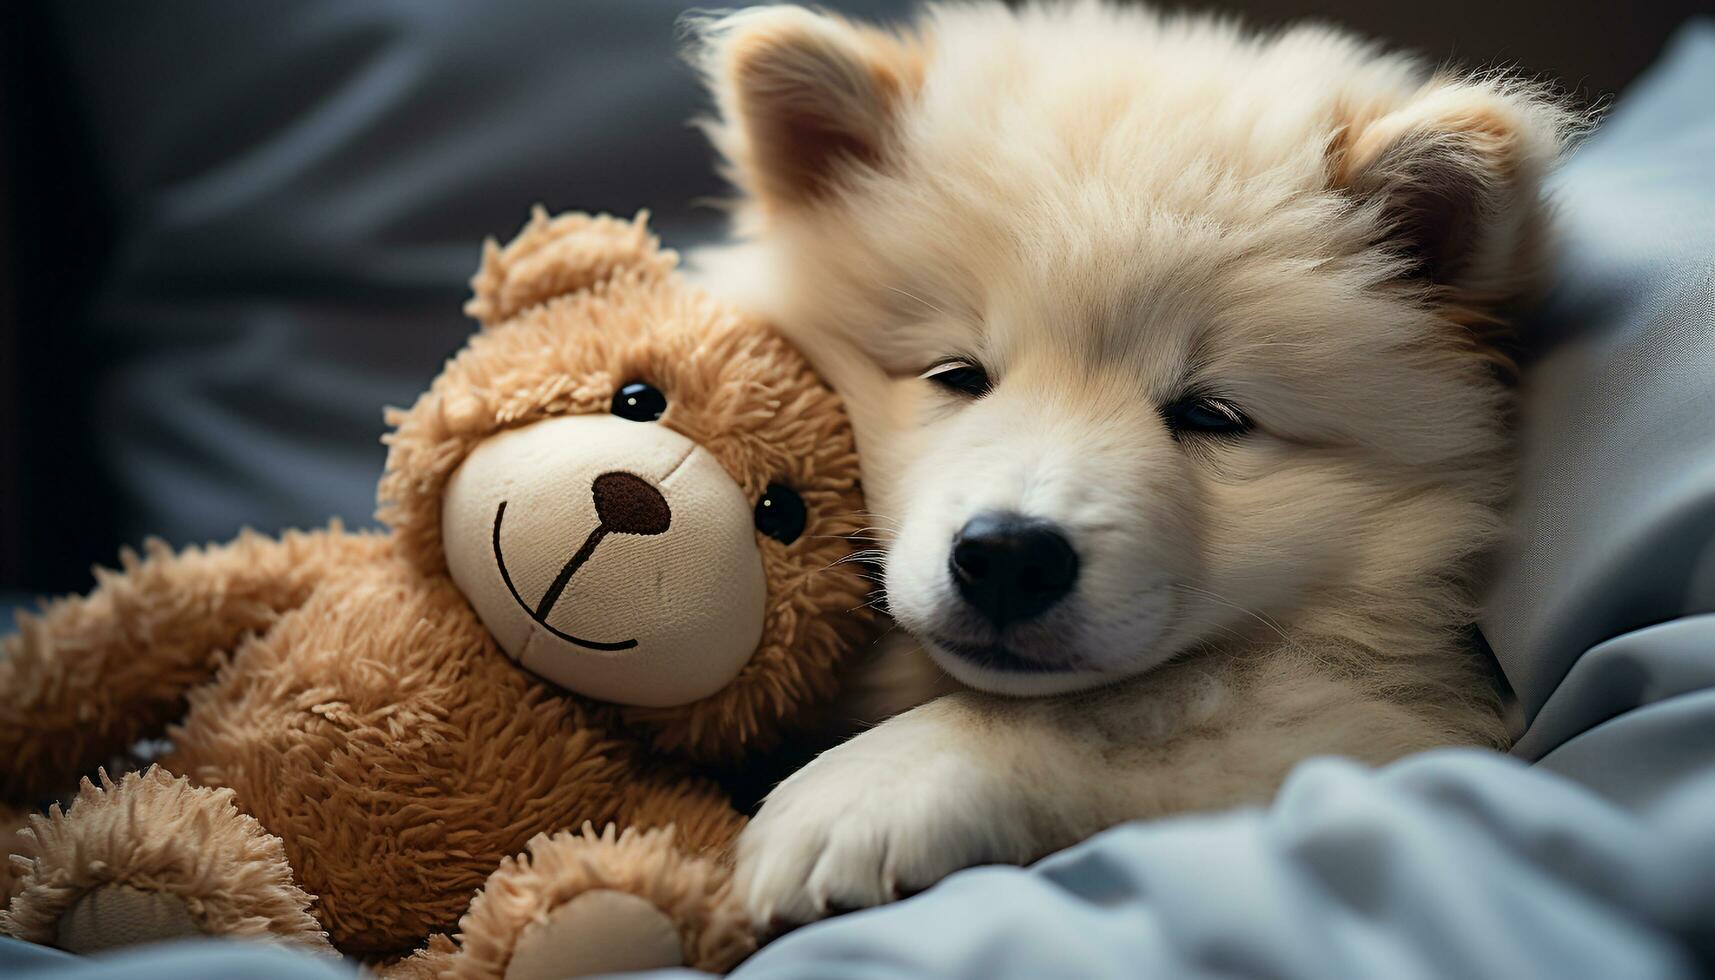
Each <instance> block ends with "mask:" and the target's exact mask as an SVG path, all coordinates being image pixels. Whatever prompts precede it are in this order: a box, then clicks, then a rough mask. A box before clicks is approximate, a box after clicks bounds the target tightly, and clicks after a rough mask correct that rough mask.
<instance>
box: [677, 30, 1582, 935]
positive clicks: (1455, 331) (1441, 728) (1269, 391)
mask: <svg viewBox="0 0 1715 980" xmlns="http://www.w3.org/2000/svg"><path fill="white" fill-rule="evenodd" d="M702 37H703V39H704V42H705V43H704V46H703V49H702V56H701V57H702V61H701V63H702V66H703V67H704V69H705V71H706V73H707V76H708V78H709V81H710V85H711V89H712V91H713V93H714V95H715V97H716V101H717V106H718V118H716V119H715V120H714V121H713V122H711V123H710V125H709V131H710V133H711V136H712V137H713V139H714V141H715V143H716V145H717V146H718V147H719V148H720V150H721V151H722V153H723V154H724V155H725V157H726V159H727V161H728V163H729V165H730V172H731V176H732V177H733V179H734V181H735V183H736V184H737V185H738V187H739V188H740V189H741V191H742V194H743V199H742V203H741V206H740V210H739V213H738V231H739V244H737V245H735V246H733V247H732V248H730V249H728V250H725V251H724V252H720V253H711V254H705V255H704V256H702V257H701V261H702V264H703V266H704V275H705V276H706V277H707V278H708V279H709V280H710V281H711V282H713V283H715V284H718V285H719V286H721V287H723V288H725V289H727V290H728V291H729V292H731V293H732V294H733V295H735V296H736V297H737V298H739V299H741V300H742V301H744V302H746V303H748V304H749V305H751V306H753V307H755V308H757V309H759V310H760V311H762V312H764V313H766V314H768V315H770V316H771V317H773V318H774V319H775V320H776V321H777V322H779V323H780V324H782V325H783V327H784V328H785V329H787V330H788V331H789V332H790V333H791V334H792V335H793V336H794V338H795V339H796V340H797V341H798V342H799V343H800V344H801V345H802V346H803V347H804V348H805V349H806V350H807V351H809V352H810V354H811V356H812V358H813V359H815V360H816V361H817V362H818V366H819V367H821V368H822V369H823V371H824V372H825V373H826V374H827V375H828V376H829V377H830V378H831V379H832V380H833V381H834V383H835V385H836V387H839V388H841V389H842V390H843V391H844V393H845V395H846V399H847V403H848V405H849V407H850V409H851V411H852V413H853V415H854V418H855V421H856V423H857V425H858V431H859V444H860V448H861V450H862V452H863V455H864V460H865V474H864V476H865V483H866V491H867V495H868V499H869V500H870V502H871V506H872V507H873V508H874V509H875V510H876V512H877V515H878V517H877V521H876V523H877V524H878V525H880V526H881V528H882V529H883V531H884V532H885V534H886V535H887V538H888V541H887V546H886V558H885V566H886V586H887V594H888V601H889V605H890V609H891V611H892V613H893V615H894V616H895V618H896V619H897V620H898V621H899V623H900V624H901V625H902V626H904V627H905V628H906V629H907V630H909V631H910V632H911V633H912V634H913V635H915V636H916V637H918V638H920V639H921V640H922V641H923V647H924V649H925V650H927V652H928V654H929V656H930V657H932V658H933V659H934V661H935V662H936V663H938V664H939V665H941V666H942V667H943V668H944V669H945V670H946V671H947V672H948V673H950V674H952V675H953V676H954V677H956V678H958V679H959V680H960V681H962V682H964V684H966V685H968V686H969V688H971V689H970V690H966V691H962V692H958V693H954V694H951V695H947V696H943V697H940V698H938V699H936V700H933V701H931V702H929V703H927V704H924V705H923V706H921V707H918V708H916V709H915V710H911V711H908V712H906V713H904V714H902V715H900V716H898V717H896V718H893V719H892V720H889V721H886V722H885V723H883V724H881V725H879V726H878V727H876V728H874V729H873V730H870V731H868V732H866V733H864V734H862V735H860V736H858V737H857V738H855V739H853V740H852V741H850V742H849V743H847V744H845V745H843V746H841V747H839V748H838V749H835V750H834V751H832V752H829V753H827V754H825V755H824V756H822V757H821V758H820V759H818V760H817V761H816V762H814V763H812V764H811V765H810V766H809V767H807V768H806V769H804V770H802V771H801V772H800V773H798V774H797V775H796V776H794V777H793V778H792V779H790V780H788V781H787V782H785V783H783V784H782V785H781V786H780V787H779V788H778V789H777V790H776V791H775V792H774V794H773V795H772V796H771V797H770V799H769V800H768V802H767V803H766V804H765V806H764V807H763V809H762V811H761V813H760V815H759V816H758V817H757V819H756V820H755V821H754V822H753V823H752V824H751V826H750V829H749V830H748V831H747V833H746V834H745V837H744V838H743V840H742V842H741V848H740V875H741V881H742V882H743V884H744V886H745V887H746V888H747V890H748V891H747V894H748V901H749V903H750V907H751V911H752V912H753V913H754V914H756V915H758V916H760V917H763V918H768V917H773V918H784V919H787V920H800V921H801V920H804V919H808V918H812V917H815V916H818V915H821V914H824V913H825V912H826V910H827V909H828V908H829V907H830V906H836V907H837V906H854V905H857V906H861V905H868V904H874V903H877V902H882V901H886V900H888V899H889V898H890V897H892V896H894V895H896V894H898V893H899V892H900V891H903V890H911V889H916V888H921V887H925V886H927V885H929V884H931V883H932V882H934V881H935V880H937V879H938V878H940V877H941V876H943V875H945V874H947V873H948V872H950V871H953V870H956V869H957V868H960V867H964V866H967V865H970V864H974V863H981V862H988V861H1027V860H1030V859H1033V858H1035V857H1038V856H1040V855H1042V854H1044V853H1046V852H1048V851H1050V850H1052V849H1055V848H1058V847H1060V846H1063V845H1065V844H1068V843H1071V842H1073V841H1075V840H1077V839H1079V838H1081V837H1083V836H1085V835H1087V834H1089V833H1091V832H1093V831H1095V830H1098V829H1100V828H1102V827H1104V826H1108V825H1111V824H1113V823H1116V822H1119V821H1122V820H1125V819H1129V818H1134V817H1142V816H1152V815H1158V814H1164V813H1171V812H1177V811H1184V810H1193V809H1204V808H1209V807H1216V806H1224V805H1230V804H1236V803H1243V802H1254V801H1258V800H1262V799H1265V798H1266V797H1267V796H1268V795H1269V794H1270V793H1272V791H1273V789H1274V787H1275V786H1276V785H1277V783H1278V781H1279V779H1280V778H1281V777H1282V776H1283V775H1284V773H1285V772H1286V770H1287V769H1288V768H1289V767H1290V766H1291V765H1292V764H1293V763H1295V762H1296V761H1298V760H1300V759H1302V758H1304V757H1306V756H1309V755H1313V754H1319V753H1338V754H1343V755H1347V756H1351V757H1355V758H1358V759H1362V760H1366V761H1369V762H1378V763H1379V762H1382V761H1386V760H1389V759H1392V758H1396V757H1398V756H1400V755H1402V754H1405V753H1408V752H1411V751H1414V750H1417V749H1421V748H1425V747H1429V746H1434V745H1443V744H1456V743H1464V744H1478V745H1500V744H1502V743H1504V741H1505V740H1506V731H1505V726H1504V725H1503V723H1502V721H1501V717H1500V701H1501V698H1500V694H1499V692H1498V691H1497V690H1496V686H1495V681H1494V679H1493V678H1492V677H1491V676H1490V673H1489V671H1488V668H1487V665H1486V663H1485V661H1484V660H1483V659H1482V657H1481V656H1480V655H1479V654H1478V653H1477V652H1476V651H1475V650H1474V649H1473V646H1472V644H1471V642H1470V640H1471V638H1470V634H1469V624H1470V623H1471V622H1472V621H1473V618H1474V617H1473V608H1472V598H1471V593H1470V581H1469V579H1470V573H1471V568H1472V565H1473V563H1474V561H1475V560H1476V559H1477V557H1478V556H1480V555H1481V554H1482V552H1483V550H1484V549H1485V547H1486V546H1487V545H1488V544H1489V543H1490V542H1491V540H1492V539H1493V538H1494V536H1495V534H1496V533H1497V530H1498V526H1499V520H1498V516H1497V508H1498V506H1499V504H1500V503H1501V500H1502V497H1503V495H1504V493H1505V490H1506V488H1507V485H1508V477H1509V473H1508V458H1509V454H1510V445H1509V441H1508V426H1507V415H1508V412H1509V406H1510V400H1511V389H1510V386H1509V384H1508V381H1507V378H1506V375H1507V373H1508V369H1509V368H1510V364H1509V362H1508V360H1507V357H1506V355H1505V353H1504V330H1503V329H1502V319H1501V318H1502V311H1503V309H1504V307H1505V305H1506V304H1508V303H1509V302H1511V301H1514V300H1516V299H1518V298H1519V297H1520V296H1522V295H1524V294H1526V293H1527V292H1528V291H1529V289H1530V288H1531V284H1532V281H1533V276H1534V274H1535V272H1536V269H1537V266H1538V264H1539V257H1540V254H1541V252H1542V248H1543V237H1544V235H1543V228H1544V224H1545V221H1544V208H1543V205H1542V202H1541V200H1540V180H1541V177H1542V175H1543V173H1544V172H1545V170H1546V169H1547V168H1549V167H1550V166H1551V165H1552V164H1553V162H1554V160H1555V158H1556V157H1557V155H1558V154H1559V153H1560V151H1561V148H1562V145H1563V143H1564V141H1565V139H1566V137H1567V134H1568V132H1569V130H1570V128H1571V126H1570V122H1571V120H1570V118H1569V117H1568V116H1567V114H1566V113H1565V112H1564V111H1562V110H1561V109H1559V108H1557V107H1556V105H1555V104H1554V103H1553V102H1552V101H1551V100H1550V99H1548V98H1546V97H1544V96H1543V94H1542V93H1541V92H1539V91H1538V90H1537V89H1536V88H1534V87H1532V86H1531V85H1528V84H1525V83H1522V82H1519V81H1516V80H1511V79H1507V78H1504V77H1494V76H1473V75H1461V74H1454V73H1445V72H1443V73H1430V72H1428V71H1426V70H1425V69H1424V67H1423V66H1422V65H1421V64H1420V63H1419V62H1417V61H1415V60H1413V59H1411V58H1408V57H1404V56H1400V55H1395V54H1388V53H1385V52H1383V51H1381V50H1380V49H1378V48H1376V47H1374V46H1371V45H1368V44H1365V43H1363V42H1361V41H1358V40H1356V39H1354V38H1352V37H1351V36H1349V35H1347V34H1344V33H1342V32H1339V31H1336V30H1333V29H1329V28H1325V27H1305V28H1294V29H1289V30H1286V31H1284V32H1281V33H1278V34H1272V35H1256V34H1251V33H1248V32H1246V31H1244V30H1243V29H1241V28H1240V27H1238V26H1236V25H1234V24H1233V23H1231V22H1228V21H1220V20H1210V19H1204V18H1200V17H1185V16H1164V15H1160V14H1157V13H1154V12H1151V11H1148V10H1144V9H1138V8H1129V9H1124V10H1121V9H1115V8H1111V7H1108V6H1104V5H1101V4H1098V3H1094V2H1086V3H1076V4H1070V5H1054V6H1040V7H1027V8H1024V9H1022V10H1008V9H1007V8H1005V7H1004V6H1001V5H999V4H976V5H968V6H941V7H931V8H929V9H928V11H927V12H926V13H925V14H924V15H923V16H922V18H921V19H920V20H919V21H918V22H917V23H916V24H915V25H914V26H912V27H911V28H910V29H909V30H907V31H905V32H902V33H887V32H883V31H879V30H876V29H873V28H868V27H859V26H856V25H853V24H850V23H847V22H845V21H842V20H839V19H836V18H832V17H828V16H823V15H817V14H812V13H809V12H806V11H804V10H800V9H796V8H764V9H760V10H751V11H746V12H743V13H740V14H736V15H733V16H731V17H728V18H725V19H721V20H716V21H712V22H709V23H706V24H703V25H702ZM948 357H959V358H963V359H966V360H968V361H971V362H973V363H980V364H981V365H982V366H983V367H984V368H985V369H986V370H987V371H988V373H989V375H990V376H991V377H992V378H993V380H994V382H995V384H994V387H993V389H992V390H991V391H990V392H988V393H987V394H986V395H983V396H982V397H980V398H975V399H971V398H962V397H958V396H954V395H949V394H947V393H945V392H942V391H940V390H938V389H936V388H935V387H934V386H933V385H931V384H929V383H928V382H926V381H923V380H921V379H920V377H919V375H920V374H921V373H922V372H923V371H924V370H925V369H926V368H927V367H929V366H930V365H932V364H933V363H935V362H936V361H938V360H941V359H944V358H948ZM1192 392H1202V393H1212V394H1215V395H1218V396H1219V397H1221V398H1223V399H1225V400H1226V401H1228V402H1229V403H1231V404H1233V405H1236V406H1238V407H1240V408H1242V410H1243V411H1244V412H1245V413H1246V414H1247V415H1248V416H1249V417H1250V418H1251V419H1253V420H1254V422H1255V429H1254V430H1253V431H1250V432H1247V433H1244V434H1242V435H1234V436H1209V435H1200V434H1196V433H1189V434H1180V435H1179V436H1178V437H1177V438H1176V436H1175V434H1174V433H1172V432H1170V431H1169V429H1168V427H1167V426H1166V424H1165V423H1164V417H1163V407H1164V406H1166V405H1169V404H1171V403H1172V402H1174V401H1175V400H1176V399H1178V398H1181V397H1184V396H1185V395H1186V394H1188V393H1192ZM992 509H1000V510H1010V511H1018V512H1022V513H1025V514H1028V515H1030V516H1033V517H1039V518H1043V519H1047V520H1052V521H1054V522H1056V523H1057V524H1058V525H1060V526H1061V527H1062V528H1063V529H1064V530H1065V532H1066V534H1067V536H1068V537H1069V538H1070V539H1071V541H1072V543H1073V544H1074V546H1075V547H1076V549H1077V550H1078V553H1079V556H1080V559H1081V574H1080V577H1079V579H1078V584H1077V587H1076V590H1075V591H1074V592H1073V593H1072V594H1071V595H1070V596H1069V597H1068V598H1067V599H1065V600H1064V601H1062V602H1061V603H1059V604H1058V605H1056V606H1054V607H1053V608H1052V609H1050V610H1049V611H1048V612H1047V613H1046V614H1044V615H1043V616H1041V617H1039V618H1038V619H1037V620H1034V621H1031V622H1029V623H1025V624H1019V625H1015V626H1012V627H1009V628H1007V630H1005V631H1004V633H998V634H997V633H995V632H994V631H993V630H991V629H989V628H988V627H986V625H985V624H983V623H982V622H980V621H979V620H977V619H976V618H975V617H973V616H972V615H971V613H970V610H969V609H967V608H965V607H964V606H963V605H962V603H961V601H960V599H959V597H958V595H957V593H956V590H955V589H954V587H953V585H952V582H951V579H950V577H949V574H948V571H947V562H948V548H949V546H950V542H951V538H952V535H953V533H954V532H955V531H956V530H957V529H958V528H959V527H961V526H962V525H963V523H964V522H965V521H966V520H967V519H969V518H970V517H971V516H972V515H974V514H975V513H978V512H980V511H983V510H992ZM970 644H988V645H997V646H1004V648H1005V649H1006V650H1007V651H1009V652H1010V653H1012V654H1015V655H1017V656H1018V657H1021V658H1024V659H1026V660H1029V661H1031V662H1034V663H1036V664H1038V665H1039V666H1041V667H1042V668H1044V669H1042V670H1040V671H1037V672H1029V673H1020V672H1013V671H1005V670H998V669H994V668H992V667H991V666H984V665H979V664H978V663H976V662H973V661H972V660H971V659H968V658H967V657H965V656H961V655H960V654H958V653H956V652H954V651H955V648H956V647H958V646H960V645H970ZM1018 695H1041V696H1042V697H1036V698H1025V699H1019V698H1017V697H1016V696H1018Z"/></svg>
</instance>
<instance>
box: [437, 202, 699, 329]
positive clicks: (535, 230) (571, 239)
mask: <svg viewBox="0 0 1715 980" xmlns="http://www.w3.org/2000/svg"><path fill="white" fill-rule="evenodd" d="M648 223H649V212H647V211H639V212H638V213H637V217H636V218H634V219H632V220H630V221H626V220H624V219H621V218H615V217H612V216H610V215H605V214H603V215H594V216H592V215H588V214H581V213H577V212H573V213H568V214H562V215H560V216H558V217H555V218H550V217H548V212H547V211H545V210H543V209H542V208H541V207H540V206H538V207H537V208H535V209H534V210H533V211H532V212H531V214H530V222H529V223H528V224H526V225H525V226H524V230H523V231H520V232H519V233H518V237H517V238H514V239H513V240H512V241H511V243H509V244H508V245H506V246H505V247H504V248H502V247H501V246H500V245H499V244H497V243H496V242H495V241H494V239H492V238H491V239H489V240H488V241H487V242H485V243H484V244H483V249H482V268H481V269H479V270H477V273H476V275H475V276H472V277H471V280H470V285H471V292H472V293H473V294H474V295H472V297H471V299H470V301H469V302H467V303H466V304H465V307H464V311H465V312H466V313H467V314H469V315H470V316H473V317H475V318H476V319H478V320H480V321H482V325H483V326H485V327H491V326H493V325H495V324H497V323H500V322H503V321H505V320H508V319H510V318H511V317H513V316H514V315H516V314H517V313H519V312H520V311H522V310H526V309H529V308H530V307H532V306H536V305H538V304H541V303H544V302H546V301H548V300H550V299H553V298H554V297H556V296H564V295H566V294H568V293H576V292H580V291H582V290H586V289H591V288H593V287H594V286H596V284H598V283H601V282H605V281H607V280H609V279H612V278H614V277H615V276H617V275H620V274H622V273H626V272H633V273H635V274H637V275H641V276H654V275H665V274H667V273H668V272H671V271H672V270H673V268H674V267H675V266H676V265H677V264H678V261H679V257H678V255H677V254H676V253H674V252H672V251H670V250H664V249H662V248H661V243H660V241H659V240H658V239H656V237H655V236H654V235H651V234H650V233H649V224H648Z"/></svg>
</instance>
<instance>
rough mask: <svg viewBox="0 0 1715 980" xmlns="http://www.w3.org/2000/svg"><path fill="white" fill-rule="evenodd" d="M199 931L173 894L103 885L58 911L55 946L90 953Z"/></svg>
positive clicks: (125, 886)
mask: <svg viewBox="0 0 1715 980" xmlns="http://www.w3.org/2000/svg"><path fill="white" fill-rule="evenodd" d="M202 934H203V931H202V930H201V929H200V928H198V927H197V924H196V922H195V921H194V920H192V919H191V914H190V910H189V909H188V908H186V907H185V900H184V899H182V898H180V897H179V896H177V895H171V894H168V893H166V892H149V891H143V890H142V889H140V888H132V887H131V886H130V885H103V886H101V887H100V888H96V889H94V890H92V891H89V892H87V893H85V894H84V895H83V896H82V897H81V898H79V899H78V900H77V901H76V902H73V903H72V905H71V907H70V908H68V909H66V911H65V914H64V915H62V916H60V920H59V926H58V935H57V939H56V942H55V945H57V946H59V948H61V949H63V950H68V951H70V952H73V953H94V952H98V951H100V950H104V949H114V948H117V947H120V946H137V945H140V944H142V943H154V942H160V941H162V940H165V939H181V938H184V937H186V936H200V935H202Z"/></svg>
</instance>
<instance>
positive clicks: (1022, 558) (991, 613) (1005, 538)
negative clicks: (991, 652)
mask: <svg viewBox="0 0 1715 980" xmlns="http://www.w3.org/2000/svg"><path fill="white" fill-rule="evenodd" d="M947 561H948V566H949V570H950V571H951V572H952V576H953V581H954V582H955V583H957V584H958V588H959V595H960V596H962V597H963V598H964V600H965V602H967V603H969V604H970V606H971V608H973V609H975V610H976V611H977V612H978V613H981V614H982V616H983V618H984V619H986V620H988V621H989V623H991V624H992V625H993V626H994V628H995V629H997V630H999V629H1004V628H1005V627H1006V626H1007V625H1008V624H1010V623H1020V622H1026V621H1028V620H1031V619H1034V618H1036V617H1037V616H1040V615H1041V614H1042V613H1044V612H1046V611H1047V610H1048V609H1049V608H1051V607H1052V606H1053V605H1054V604H1055V603H1057V602H1059V601H1060V600H1061V599H1064V598H1065V597H1066V596H1067V595H1068V594H1070V593H1071V591H1072V587H1073V586H1074V585H1076V584H1077V581H1078V552H1077V550H1076V549H1074V548H1073V547H1072V543H1071V542H1070V541H1068V540H1066V535H1064V534H1063V533H1061V531H1060V528H1059V527H1058V526H1057V525H1056V524H1054V523H1053V522H1052V521H1047V520H1042V519H1040V518H1032V517H1026V516H1025V515H1023V514H1017V513H1012V512H1008V511H986V512H984V513H981V514H978V515H977V516H975V517H973V518H971V519H970V520H969V521H968V522H966V523H965V526H964V527H962V528H960V529H959V532H958V533H957V534H955V535H953V548H952V552H951V554H950V555H949V557H948V560H947Z"/></svg>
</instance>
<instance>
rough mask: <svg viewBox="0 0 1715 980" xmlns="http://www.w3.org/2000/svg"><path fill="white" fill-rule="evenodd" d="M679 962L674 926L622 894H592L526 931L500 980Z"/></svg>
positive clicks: (544, 979)
mask: <svg viewBox="0 0 1715 980" xmlns="http://www.w3.org/2000/svg"><path fill="white" fill-rule="evenodd" d="M684 963H685V957H684V949H683V947H682V945H681V943H680V941H679V927H678V926H676V925H674V924H673V920H672V919H670V918H668V917H667V913H665V912H663V911H661V910H660V909H658V908H656V907H655V905H654V904H653V903H651V902H650V901H648V900H647V899H644V898H639V897H638V896H636V895H632V894H630V893H628V892H619V891H612V890H610V889H597V890H595V891H588V892H584V893H583V894H582V895H579V896H578V897H577V898H574V899H572V900H571V901H569V902H567V903H566V904H564V905H561V906H560V907H559V908H556V909H554V910H553V911H552V912H550V913H548V917H547V919H545V920H544V921H541V922H536V923H532V924H531V925H530V926H529V927H528V928H526V929H525V930H524V933H523V935H521V936H519V937H518V944H517V945H516V946H515V947H513V950H512V960H511V962H510V963H508V964H507V967H506V980H555V978H559V977H574V976H591V975H594V974H602V973H623V972H626V971H629V970H654V969H663V968H666V967H674V966H683V965H684Z"/></svg>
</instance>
